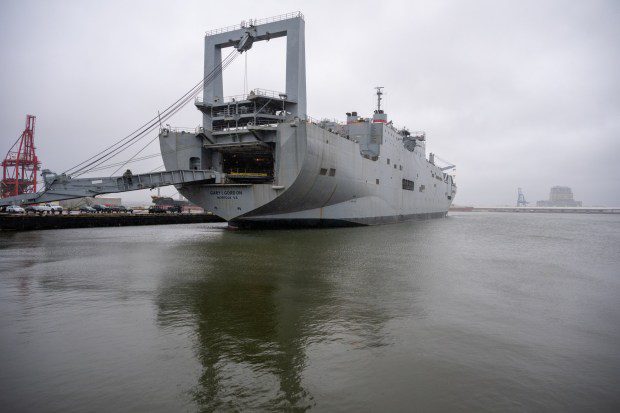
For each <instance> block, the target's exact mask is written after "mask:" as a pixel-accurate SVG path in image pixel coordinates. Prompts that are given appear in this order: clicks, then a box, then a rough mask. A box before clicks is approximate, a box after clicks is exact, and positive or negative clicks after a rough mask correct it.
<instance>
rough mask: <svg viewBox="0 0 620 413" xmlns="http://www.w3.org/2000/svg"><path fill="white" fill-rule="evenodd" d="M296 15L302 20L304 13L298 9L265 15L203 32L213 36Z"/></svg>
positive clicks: (291, 17)
mask: <svg viewBox="0 0 620 413" xmlns="http://www.w3.org/2000/svg"><path fill="white" fill-rule="evenodd" d="M296 17H300V18H301V19H302V20H304V15H303V14H302V13H301V12H300V11H296V12H291V13H286V14H280V15H278V16H272V17H266V18H264V19H250V20H248V21H245V20H243V21H242V22H241V23H240V24H235V25H232V26H226V27H220V28H218V29H213V30H207V31H206V32H205V35H206V36H213V35H215V34H220V33H226V32H232V31H234V30H239V29H245V28H247V27H252V26H258V25H261V24H267V23H273V22H277V21H281V20H287V19H294V18H296Z"/></svg>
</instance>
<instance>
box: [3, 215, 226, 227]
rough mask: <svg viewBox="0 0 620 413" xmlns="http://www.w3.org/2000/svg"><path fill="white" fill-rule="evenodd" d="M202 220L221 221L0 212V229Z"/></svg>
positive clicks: (198, 219)
mask: <svg viewBox="0 0 620 413" xmlns="http://www.w3.org/2000/svg"><path fill="white" fill-rule="evenodd" d="M204 222H223V220H222V219H221V218H219V217H217V216H215V215H210V214H75V215H74V214H68V215H67V214H65V215H10V214H0V231H31V230H42V229H64V228H94V227H124V226H132V225H170V224H194V223H204Z"/></svg>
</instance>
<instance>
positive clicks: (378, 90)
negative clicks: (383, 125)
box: [375, 86, 383, 112]
mask: <svg viewBox="0 0 620 413" xmlns="http://www.w3.org/2000/svg"><path fill="white" fill-rule="evenodd" d="M375 89H377V112H381V95H383V92H382V91H381V89H383V86H376V87H375Z"/></svg>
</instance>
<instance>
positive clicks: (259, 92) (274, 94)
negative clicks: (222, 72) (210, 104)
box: [195, 89, 287, 106]
mask: <svg viewBox="0 0 620 413" xmlns="http://www.w3.org/2000/svg"><path fill="white" fill-rule="evenodd" d="M256 96H262V97H267V98H271V99H282V100H284V99H286V98H287V96H286V94H285V93H282V92H278V91H277V90H268V89H252V90H251V91H250V93H248V94H243V95H231V96H224V98H222V99H221V100H218V101H217V102H216V103H219V104H221V103H231V102H238V101H243V100H249V99H250V98H253V97H256ZM195 102H196V105H199V106H202V105H204V104H205V100H204V98H203V96H196V99H195Z"/></svg>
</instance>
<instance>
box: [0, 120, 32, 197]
mask: <svg viewBox="0 0 620 413" xmlns="http://www.w3.org/2000/svg"><path fill="white" fill-rule="evenodd" d="M35 120H36V117H35V116H33V115H26V128H25V129H24V131H23V132H22V134H21V136H20V137H19V138H18V139H17V141H15V143H14V144H13V146H12V147H11V148H10V149H9V151H8V152H7V154H6V156H5V158H4V160H3V161H2V181H0V197H1V198H7V197H10V196H17V195H21V194H34V193H36V192H37V172H38V171H39V166H40V165H41V164H40V162H39V159H38V158H37V154H36V152H35V147H34V124H35Z"/></svg>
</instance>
